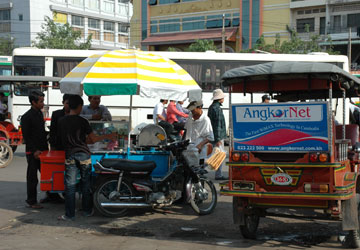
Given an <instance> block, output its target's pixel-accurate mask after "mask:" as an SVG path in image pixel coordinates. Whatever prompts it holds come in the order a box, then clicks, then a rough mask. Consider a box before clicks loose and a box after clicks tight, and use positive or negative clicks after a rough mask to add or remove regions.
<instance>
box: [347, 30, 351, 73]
mask: <svg viewBox="0 0 360 250" xmlns="http://www.w3.org/2000/svg"><path fill="white" fill-rule="evenodd" d="M347 54H348V55H347V56H348V59H349V71H350V70H351V27H349V40H348V53H347Z"/></svg>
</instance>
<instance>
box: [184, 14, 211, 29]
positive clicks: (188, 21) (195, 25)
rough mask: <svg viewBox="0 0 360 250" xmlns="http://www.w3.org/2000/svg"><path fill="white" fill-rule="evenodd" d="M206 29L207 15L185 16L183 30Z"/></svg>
mask: <svg viewBox="0 0 360 250" xmlns="http://www.w3.org/2000/svg"><path fill="white" fill-rule="evenodd" d="M203 29H205V17H204V16H199V17H184V18H183V19H182V30H183V31H186V30H203Z"/></svg>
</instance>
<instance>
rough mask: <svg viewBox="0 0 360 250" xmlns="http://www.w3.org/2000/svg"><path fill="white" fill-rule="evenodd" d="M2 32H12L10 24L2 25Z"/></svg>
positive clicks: (0, 29)
mask: <svg viewBox="0 0 360 250" xmlns="http://www.w3.org/2000/svg"><path fill="white" fill-rule="evenodd" d="M0 32H10V23H0Z"/></svg>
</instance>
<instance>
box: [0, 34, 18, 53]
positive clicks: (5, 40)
mask: <svg viewBox="0 0 360 250" xmlns="http://www.w3.org/2000/svg"><path fill="white" fill-rule="evenodd" d="M14 49H15V39H13V38H11V37H10V36H8V37H0V55H4V56H11V55H12V51H13V50H14Z"/></svg>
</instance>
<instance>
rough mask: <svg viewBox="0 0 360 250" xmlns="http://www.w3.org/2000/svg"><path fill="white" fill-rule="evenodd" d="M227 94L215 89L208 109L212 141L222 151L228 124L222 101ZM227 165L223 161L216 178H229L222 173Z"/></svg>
mask: <svg viewBox="0 0 360 250" xmlns="http://www.w3.org/2000/svg"><path fill="white" fill-rule="evenodd" d="M224 98H225V94H224V93H223V91H222V90H221V89H215V90H214V91H213V98H212V100H213V103H212V104H211V105H210V107H209V109H208V116H209V118H210V121H211V126H212V128H213V131H214V141H213V142H212V144H213V146H214V147H219V148H221V149H222V151H225V149H224V139H225V138H226V126H225V117H224V113H223V111H222V108H221V106H222V103H223V102H224ZM224 165H225V163H224V162H223V163H222V164H221V165H220V167H219V168H218V169H217V170H216V172H215V180H227V178H226V177H224V176H223V174H222V168H223V166H224Z"/></svg>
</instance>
